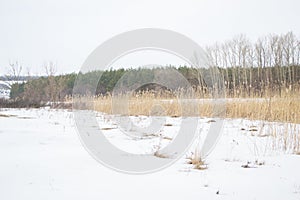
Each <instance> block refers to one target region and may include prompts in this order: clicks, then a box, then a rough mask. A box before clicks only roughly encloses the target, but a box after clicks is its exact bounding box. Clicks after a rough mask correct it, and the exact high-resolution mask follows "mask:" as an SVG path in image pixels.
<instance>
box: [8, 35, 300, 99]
mask: <svg viewBox="0 0 300 200" xmlns="http://www.w3.org/2000/svg"><path fill="white" fill-rule="evenodd" d="M206 53H207V57H208V59H209V60H210V61H211V63H210V64H211V66H212V68H213V69H216V70H217V73H218V74H219V76H220V77H221V79H220V80H221V82H222V84H224V91H225V94H226V96H228V97H264V96H268V95H269V96H270V95H273V96H274V95H277V96H283V95H286V94H299V85H300V40H299V39H298V38H297V37H296V36H295V35H294V34H293V33H292V32H288V33H286V34H283V35H275V34H273V35H268V36H264V37H261V38H259V39H258V40H257V41H256V42H254V43H253V42H251V41H250V40H249V39H247V37H246V36H245V35H239V36H236V37H234V38H233V39H231V40H228V41H225V42H223V43H215V44H213V45H211V46H208V47H207V48H206ZM170 68H171V69H175V70H177V71H178V72H179V73H181V74H182V75H183V76H184V77H185V79H186V80H188V82H189V83H190V84H191V85H192V86H193V87H194V88H195V91H196V92H198V93H199V94H200V95H199V96H203V97H205V96H209V93H210V91H211V87H213V82H214V81H213V80H207V79H206V80H205V77H210V76H211V69H212V68H211V69H205V68H203V69H201V70H199V69H196V68H193V67H187V66H179V67H175V66H168V67H166V68H164V69H166V70H167V69H170ZM46 69H48V71H47V72H48V73H47V76H44V77H39V78H35V79H32V80H29V81H27V82H26V83H16V84H13V85H12V88H11V94H10V96H11V99H12V100H22V101H25V102H30V103H40V102H49V101H51V102H57V101H63V100H64V99H65V98H66V97H70V96H72V91H73V87H74V83H75V80H76V77H77V75H76V74H75V73H73V74H66V75H58V76H55V75H54V72H53V67H52V66H50V67H48V68H46ZM164 69H163V68H152V69H149V68H138V69H115V70H113V69H109V70H106V71H93V72H88V73H85V74H81V73H80V74H79V76H78V77H81V85H80V87H81V88H79V89H81V90H82V92H85V91H89V90H92V87H93V86H92V85H94V84H95V83H97V87H96V90H95V91H94V93H93V94H92V95H106V94H109V93H111V92H112V91H113V89H114V87H115V85H116V84H117V82H118V81H119V79H120V78H121V77H123V78H124V75H125V74H127V76H126V79H127V80H125V82H127V83H128V84H129V85H130V84H131V85H132V84H137V85H138V84H140V83H143V82H145V81H147V80H148V79H149V80H151V79H152V78H153V75H154V74H155V73H157V72H158V71H161V70H164ZM132 72H134V73H132ZM130 73H131V74H132V75H128V74H130ZM134 74H139V75H138V76H136V75H134ZM100 76H101V78H100V79H99V77H100ZM123 81H124V80H123ZM175 81H176V80H175ZM149 88H150V89H153V88H154V89H155V88H157V87H153V86H151V85H149V86H148V87H143V88H142V89H149Z"/></svg>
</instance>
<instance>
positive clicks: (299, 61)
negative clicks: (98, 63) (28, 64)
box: [0, 32, 300, 199]
mask: <svg viewBox="0 0 300 200" xmlns="http://www.w3.org/2000/svg"><path fill="white" fill-rule="evenodd" d="M205 50H206V52H207V57H208V59H209V60H211V66H210V68H205V67H203V68H200V69H199V68H195V67H193V66H165V67H161V68H157V67H156V68H155V67H154V68H118V69H109V70H106V71H91V72H87V73H79V74H78V75H77V74H75V73H72V74H64V75H62V74H61V75H57V74H56V70H55V68H56V66H55V65H54V64H53V63H51V62H49V63H47V64H46V65H45V66H44V68H45V73H46V75H45V76H40V77H36V76H25V77H23V76H21V71H22V66H21V65H20V64H19V63H18V62H15V63H10V72H9V75H8V76H3V77H2V79H3V80H5V81H8V80H10V81H14V82H10V83H11V84H9V85H7V87H6V88H5V86H2V87H3V88H5V90H6V91H7V89H9V90H10V94H9V97H10V98H9V99H7V98H1V99H0V121H2V122H4V123H5V124H6V127H5V128H3V127H2V128H1V129H0V146H2V147H3V146H4V147H7V148H15V149H18V148H19V147H20V146H22V145H24V146H26V147H27V148H26V150H25V151H24V152H21V151H18V150H14V151H11V152H10V156H11V157H17V158H18V159H17V161H16V162H15V161H12V159H10V156H7V153H6V152H4V151H0V155H2V158H3V160H4V162H3V163H4V164H3V165H2V167H4V168H5V169H10V168H14V169H15V172H16V173H20V174H21V180H23V181H24V182H18V186H19V187H22V188H27V189H26V191H25V192H24V196H22V198H23V197H28V198H29V197H30V196H31V193H33V192H35V191H34V190H33V189H32V188H31V186H32V185H38V186H36V187H41V189H42V190H43V192H44V194H45V195H47V197H48V198H49V199H58V197H60V196H61V195H64V194H66V193H64V192H65V191H67V194H69V196H68V197H69V198H70V199H80V198H81V196H80V195H82V193H80V192H81V186H82V182H87V185H88V186H89V188H88V189H87V187H84V188H83V189H82V190H83V191H84V192H85V193H86V194H90V195H91V197H93V198H94V199H95V197H96V196H97V193H98V189H99V188H98V187H97V185H96V184H94V183H96V182H97V180H96V179H103V177H105V180H106V181H107V182H106V184H107V185H109V186H110V187H108V186H107V185H106V187H107V188H106V189H107V191H106V190H105V191H104V193H109V194H110V195H111V193H112V194H113V195H115V196H114V197H115V198H117V197H118V192H117V193H116V192H115V188H118V189H119V188H121V189H120V190H121V192H120V194H123V193H128V192H132V193H135V192H136V191H137V190H138V191H144V192H143V195H144V194H146V195H145V196H146V199H147V198H148V199H159V198H160V196H159V195H158V194H159V193H155V192H149V191H150V190H149V188H155V190H158V191H160V192H162V193H163V194H166V191H168V192H167V193H168V195H166V197H165V198H170V199H172V198H173V199H178V197H182V198H189V197H190V198H194V197H195V196H199V195H202V197H203V198H211V197H212V196H213V197H215V196H214V195H218V196H221V197H220V198H222V199H257V198H258V199H284V198H285V199H299V197H300V196H299V194H300V182H299V180H300V176H299V173H298V167H297V166H299V164H300V160H299V155H300V95H299V94H300V39H299V38H297V37H296V36H295V35H294V34H293V33H292V32H288V33H286V34H283V35H275V34H270V35H267V36H264V37H261V38H259V39H258V40H257V41H255V42H251V41H250V40H249V39H247V37H246V36H245V35H238V36H236V37H234V38H233V39H231V40H229V41H225V42H222V43H220V42H219V43H215V44H213V45H211V46H208V47H207V48H206V49H205ZM167 70H176V71H177V72H179V73H180V74H181V75H182V76H183V77H184V78H185V79H186V80H187V81H188V83H189V84H190V85H191V88H192V91H191V90H188V89H186V88H181V87H174V88H167V87H165V86H164V85H160V84H156V83H151V80H152V78H153V76H154V74H155V75H158V76H163V75H164V74H165V72H166V71H167ZM137 74H138V75H137ZM124 75H126V76H124ZM215 75H217V76H218V81H217V82H218V83H219V84H221V85H222V87H221V89H222V90H221V91H220V88H216V87H215V81H214V80H213V79H212V78H211V77H214V76H215ZM99 77H101V78H99ZM207 77H210V78H207ZM76 78H77V79H80V83H81V84H80V86H79V87H77V88H76V91H75V92H76V95H73V92H74V91H73V88H74V85H75V84H76ZM121 78H123V82H122V84H121V87H119V88H118V89H117V90H116V86H117V85H118V84H120V83H119V82H118V81H119V80H120V79H121ZM173 78H174V77H165V79H166V80H165V81H169V82H174V83H175V82H176V80H174V79H173ZM16 81H17V82H16ZM144 82H150V83H149V84H146V85H143V84H142V83H144ZM95 83H97V84H96V88H94V85H95ZM2 85H4V84H2ZM129 86H130V87H132V88H136V89H135V90H134V91H128V90H126V89H127V88H128V87H129ZM0 89H1V82H0ZM0 91H1V90H0ZM216 94H221V95H216ZM186 97H190V98H186ZM116 99H117V100H120V102H121V105H118V101H117V104H114V102H115V101H116ZM123 100H127V101H123ZM218 100H220V101H218ZM77 102H80V103H81V102H84V103H82V105H83V107H79V109H90V110H93V111H94V112H95V116H96V120H97V123H98V124H99V127H100V130H101V131H102V133H103V134H104V135H105V136H106V138H107V139H108V140H109V141H110V142H111V143H112V144H114V145H116V146H118V148H120V149H122V150H124V151H126V152H130V153H135V154H147V155H150V156H154V157H156V158H157V159H171V156H170V155H168V154H164V153H161V151H160V150H161V149H163V147H165V146H167V145H168V144H170V143H171V142H172V141H173V139H174V138H175V137H176V135H177V133H178V132H179V129H180V125H181V124H180V122H181V120H182V119H183V118H184V117H191V118H193V117H196V118H197V119H198V120H199V121H198V127H197V132H198V133H199V138H197V141H195V144H192V146H191V148H190V149H189V150H188V151H187V153H186V155H185V157H183V158H181V159H180V160H179V161H178V162H176V164H175V165H173V166H172V167H170V168H168V169H167V170H165V171H162V172H158V173H157V174H151V175H149V176H148V175H147V176H145V179H144V180H147V188H144V187H143V185H142V184H140V183H139V181H143V180H142V179H141V178H140V177H138V176H136V177H129V176H125V175H124V176H118V177H117V175H116V174H115V173H114V172H112V171H109V170H107V169H106V168H104V167H103V166H101V167H100V168H99V166H98V165H97V162H96V161H95V160H93V159H91V158H90V157H88V156H87V155H86V152H85V151H84V149H83V148H79V146H80V143H79V140H78V138H77V137H76V134H75V132H76V124H75V123H74V116H73V114H72V112H71V108H72V103H74V104H76V103H77ZM120 102H119V103H120ZM124 102H125V103H126V105H127V106H128V112H127V113H124V112H123V111H124V110H123V109H116V107H117V108H118V106H120V107H122V106H123V107H124ZM218 102H220V105H221V106H222V108H223V109H224V110H223V109H221V110H217V113H216V109H215V107H216V105H217V104H218ZM115 103H116V102H115ZM184 103H187V104H189V103H193V104H194V105H196V108H197V109H196V111H195V110H191V111H190V112H185V113H184V114H183V110H182V109H183V108H182V104H184ZM220 105H219V106H220ZM114 106H115V107H114ZM77 108H78V107H77ZM218 111H220V113H218ZM223 111H224V112H223ZM124 114H126V115H128V116H129V117H130V119H131V120H132V121H133V122H134V123H135V125H137V126H141V127H146V126H147V124H149V121H151V117H161V116H163V117H165V119H166V121H165V124H164V125H163V126H162V128H161V129H160V130H159V131H158V132H157V133H152V132H146V133H144V135H143V137H141V138H138V139H137V138H131V137H129V136H128V135H126V134H122V132H121V131H120V127H118V123H117V121H116V120H115V119H114V117H115V116H122V115H124ZM220 119H224V125H223V126H224V127H223V130H222V135H221V137H220V139H219V141H218V145H217V146H216V148H215V150H214V151H213V152H212V153H211V155H210V156H208V157H202V156H201V155H202V154H201V148H199V141H201V139H203V138H204V136H206V134H208V130H209V128H210V126H213V125H214V123H216V121H218V120H220ZM15 124H18V126H15ZM24 130H26V131H24ZM41 130H43V134H41V132H42V131H41ZM128 131H129V132H134V131H135V130H133V128H132V127H129V128H128ZM23 132H26V134H23ZM11 137H13V138H20V140H16V141H13V140H12V139H11ZM23 141H26V142H27V143H26V142H25V143H24V144H23ZM1 152H2V154H1ZM21 153H22V155H24V158H23V157H22V156H19V154H21ZM75 154H76V156H75ZM53 155H57V156H56V157H53ZM75 157H76V158H75ZM48 158H50V161H49V159H48ZM35 159H39V163H38V164H37V163H36V162H32V160H35ZM52 161H54V162H52ZM34 163H35V164H34ZM57 163H60V165H63V166H68V167H69V168H68V170H70V171H67V170H57V171H55V170H49V169H57V168H58V165H57ZM33 165H36V166H33ZM35 167H41V168H40V170H36V171H35ZM45 167H46V168H47V167H49V169H48V170H46V171H43V169H45ZM82 169H83V170H84V171H85V172H84V173H83V172H82V171H81V170H82ZM22 170H26V171H27V172H29V174H30V173H33V174H37V176H36V177H35V178H34V177H33V178H32V177H31V178H28V176H27V174H25V173H23V171H22ZM89 170H91V171H89ZM49 171H50V172H49ZM79 172H80V173H79ZM89 172H91V174H89ZM46 173H50V174H49V176H50V175H51V176H53V177H59V178H57V179H56V180H54V179H53V180H52V179H51V178H48V174H47V175H46ZM0 176H1V177H4V178H7V179H9V175H7V174H1V173H0ZM162 176H164V177H166V178H165V179H163V180H162V181H157V180H161V177H162ZM40 177H43V178H40ZM61 177H64V178H65V180H63V178H61ZM111 177H114V178H118V181H115V180H116V179H113V178H111ZM128 177H129V178H128ZM15 179H16V180H13V181H15V182H17V178H15ZM78 180H80V181H78ZM229 180H230V181H229ZM90 181H91V182H90ZM270 181H271V184H270ZM177 182H178V183H179V182H180V184H176V183H177ZM66 183H68V184H66ZM69 183H70V184H69ZM10 184H11V183H10V182H8V183H7V184H1V180H0V185H4V190H3V191H4V192H3V194H2V195H3V196H4V198H6V199H9V197H13V198H12V199H20V198H21V197H20V194H19V193H14V194H10V193H9V192H8V191H9V188H13V187H14V186H15V185H13V184H11V185H10ZM62 184H66V185H68V186H67V187H64V186H63V185H62ZM249 185H250V186H249ZM5 188H7V190H6V189H5ZM62 188H64V189H65V190H63V189H62ZM162 190H164V191H162ZM171 190H174V192H169V191H171ZM179 191H182V193H181V192H179ZM70 194H71V195H70ZM9 195H11V196H9ZM178 195H179V196H178ZM104 196H105V195H104ZM106 196H107V195H106ZM135 197H136V198H134V199H137V196H135ZM93 198H91V199H93ZM139 198H140V197H139Z"/></svg>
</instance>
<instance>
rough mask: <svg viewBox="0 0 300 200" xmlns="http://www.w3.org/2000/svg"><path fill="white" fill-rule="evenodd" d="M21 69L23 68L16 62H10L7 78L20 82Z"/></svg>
mask: <svg viewBox="0 0 300 200" xmlns="http://www.w3.org/2000/svg"><path fill="white" fill-rule="evenodd" d="M22 69H23V67H22V65H21V64H20V63H19V62H18V61H14V62H12V61H10V62H9V69H8V76H7V77H8V78H9V79H11V80H20V75H21V72H22Z"/></svg>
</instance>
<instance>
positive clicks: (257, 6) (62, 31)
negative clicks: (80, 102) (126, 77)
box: [0, 0, 300, 75]
mask: <svg viewBox="0 0 300 200" xmlns="http://www.w3.org/2000/svg"><path fill="white" fill-rule="evenodd" d="M299 8H300V1H299V0H185V1H183V0H180V1H175V0H148V1H143V0H131V1H129V0H119V1H116V0H107V1H101V0H97V1H96V0H95V1H92V0H80V1H74V0H49V1H48V0H47V1H42V0H1V1H0V75H1V74H3V73H6V72H7V68H8V66H9V65H8V64H9V61H10V60H11V61H15V60H18V61H19V62H20V63H22V65H23V68H24V72H25V71H27V70H26V69H29V71H30V73H31V74H40V73H43V72H44V69H43V67H42V66H43V63H45V62H47V61H53V62H55V63H56V64H57V71H58V73H67V72H74V71H78V70H79V69H80V66H81V64H82V63H83V62H84V60H85V59H86V57H87V56H88V55H89V54H90V53H91V52H92V51H93V50H94V49H95V48H96V47H97V46H98V45H100V44H101V43H102V42H104V41H105V40H107V39H109V38H111V37H112V36H114V35H117V34H120V33H122V32H124V31H129V30H133V29H137V28H164V29H170V30H173V31H177V32H180V33H182V34H184V35H186V36H188V37H190V38H191V39H193V40H194V41H196V42H198V43H199V44H200V45H202V46H205V45H207V44H212V43H214V42H216V41H224V40H226V39H231V38H232V37H233V36H234V35H237V34H240V33H245V34H246V35H247V36H248V37H249V38H250V39H251V40H255V39H257V38H258V37H259V36H264V35H266V34H269V33H278V34H281V33H286V32H288V31H293V32H294V33H295V34H296V35H297V36H298V37H299V36H300V21H299V19H300V12H299ZM137 57H139V56H136V58H137ZM166 58H167V59H166V60H167V61H166V62H168V60H169V58H168V57H166ZM162 62H163V61H162ZM172 62H173V61H171V60H170V63H166V64H171V63H172ZM124 63H125V65H126V62H124ZM160 64H163V63H160Z"/></svg>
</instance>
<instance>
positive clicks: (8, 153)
mask: <svg viewBox="0 0 300 200" xmlns="http://www.w3.org/2000/svg"><path fill="white" fill-rule="evenodd" d="M97 116H98V117H97V119H98V121H99V124H100V127H101V129H102V132H103V133H104V134H105V136H106V137H107V138H108V139H109V141H110V142H111V143H112V144H114V145H116V146H118V147H119V148H121V149H123V150H125V151H128V152H131V153H154V152H155V151H156V150H157V148H158V146H159V147H163V146H165V145H167V144H168V143H169V142H171V140H172V138H174V137H176V133H177V131H178V128H179V125H180V118H171V117H167V118H166V126H164V127H163V129H162V130H160V132H159V133H157V134H150V135H146V136H145V138H140V139H139V138H132V137H129V136H128V135H124V134H122V133H121V132H120V131H119V129H118V126H117V124H116V123H115V122H114V120H113V116H109V115H103V114H101V113H98V114H97ZM131 119H132V121H133V122H134V123H135V124H137V125H141V126H143V125H146V124H147V123H149V119H148V117H145V116H133V117H131ZM199 121H200V122H199V131H200V130H201V131H202V132H203V135H205V131H206V130H208V128H209V126H210V125H211V124H213V123H214V120H211V119H208V118H201V119H200V120H199ZM288 127H291V129H293V130H298V133H299V130H300V125H290V124H283V123H269V122H260V121H249V120H243V119H226V120H225V122H224V127H223V130H222V135H221V137H220V139H219V141H218V143H217V145H216V147H215V149H214V150H213V151H212V153H211V154H210V155H209V156H208V157H207V158H206V159H205V162H206V164H207V166H208V169H206V170H196V169H193V166H192V165H189V164H187V161H188V160H187V159H186V157H188V156H189V155H191V153H192V152H193V151H194V147H192V148H191V149H190V151H189V152H187V154H186V156H184V157H183V158H181V159H180V160H179V161H177V162H176V163H175V164H174V165H172V166H171V167H169V168H166V169H164V170H162V171H159V172H156V173H152V174H145V175H129V174H122V173H119V172H116V171H114V170H111V169H108V168H106V167H104V166H102V165H101V164H100V163H98V162H97V161H96V160H94V159H93V158H92V156H91V155H89V153H88V152H87V151H86V150H85V148H84V147H83V145H82V144H81V143H80V139H79V137H78V134H77V131H76V127H75V123H74V119H73V113H72V111H68V110H52V109H45V108H44V109H2V110H0V158H1V160H0V199H3V200H17V199H30V200H35V199H51V200H52V199H56V200H58V199H72V200H75V199H97V200H98V199H132V200H133V199H151V200H154V199H300V173H299V167H300V156H299V155H296V154H292V150H293V145H295V144H292V143H293V142H295V141H296V139H295V137H284V138H286V139H287V142H288V143H289V144H290V145H286V146H282V145H280V144H281V143H280V141H278V140H279V139H282V138H281V137H279V136H278V137H277V139H276V138H274V136H272V134H273V133H274V132H276V134H280V133H281V132H283V130H286V129H288ZM285 134H287V132H285ZM289 138H293V139H290V140H289ZM296 142H297V141H296ZM160 159H164V158H160ZM242 166H243V167H242Z"/></svg>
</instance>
